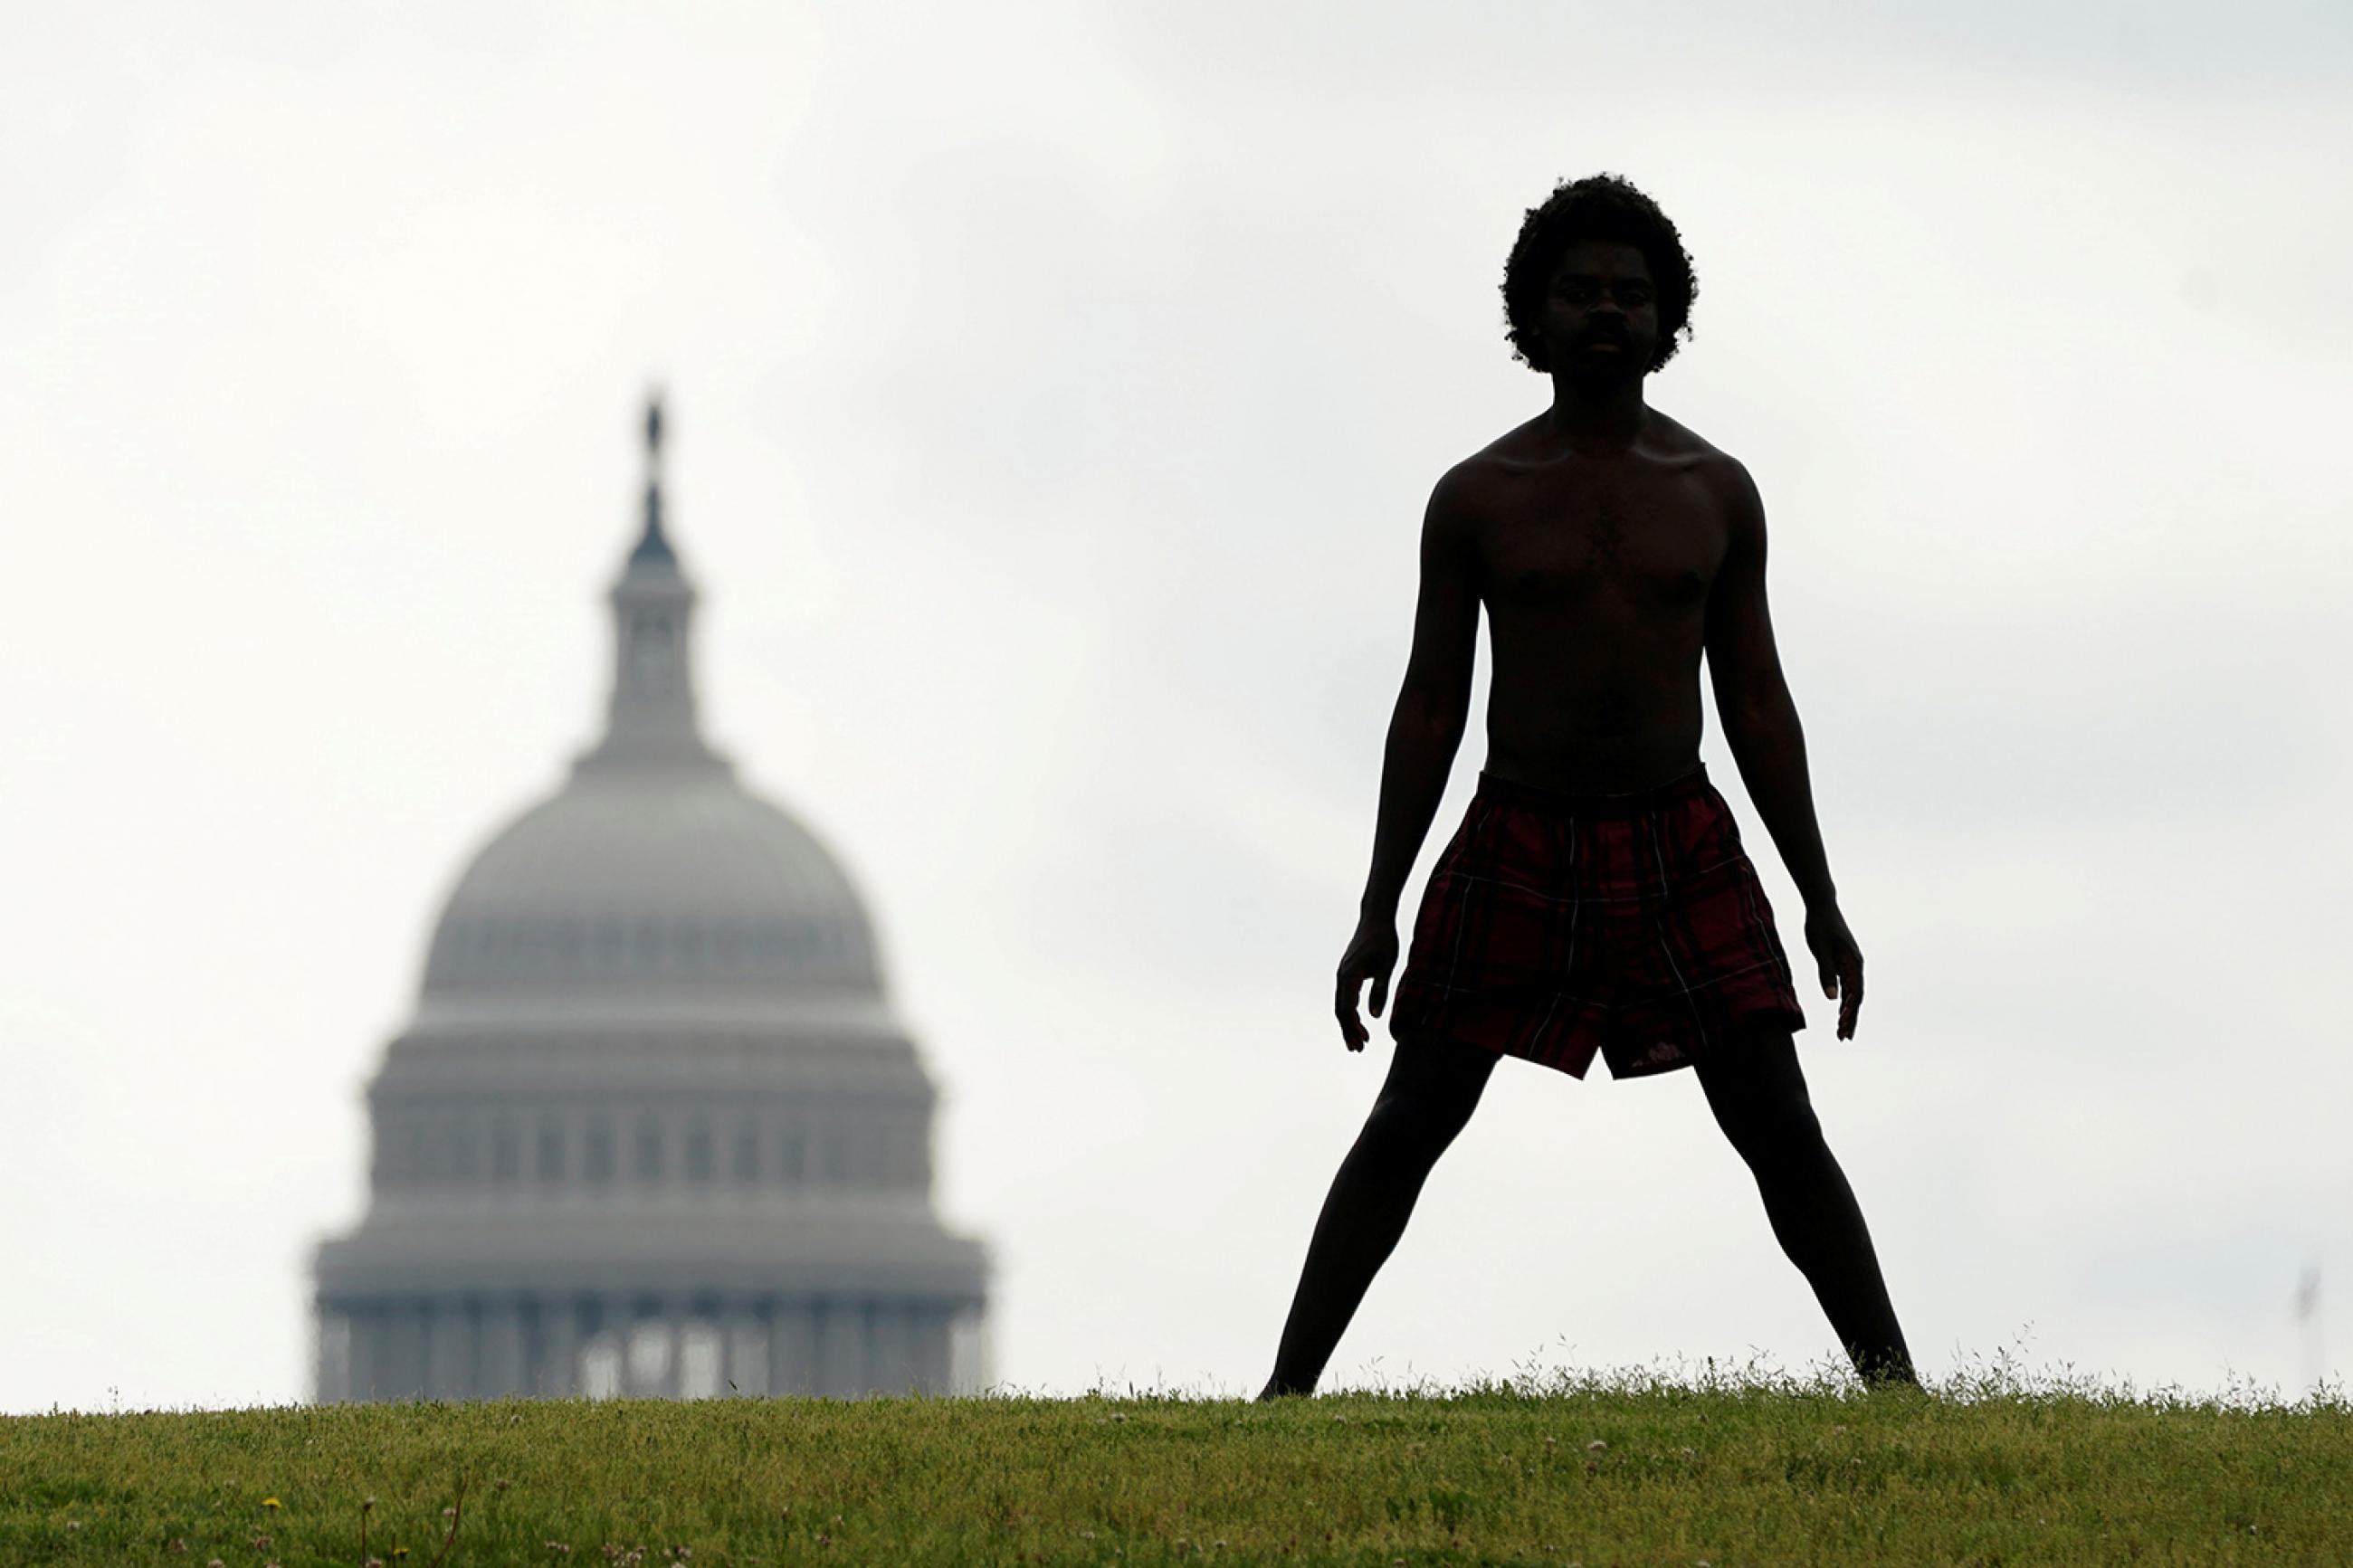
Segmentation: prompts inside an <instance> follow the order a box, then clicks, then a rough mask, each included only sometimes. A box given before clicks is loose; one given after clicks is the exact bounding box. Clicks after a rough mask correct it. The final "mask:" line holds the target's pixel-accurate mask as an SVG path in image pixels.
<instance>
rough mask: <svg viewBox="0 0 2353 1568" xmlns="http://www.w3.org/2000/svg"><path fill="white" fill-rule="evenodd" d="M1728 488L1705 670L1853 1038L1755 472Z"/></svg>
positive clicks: (1848, 949) (1851, 977) (1854, 957)
mask: <svg viewBox="0 0 2353 1568" xmlns="http://www.w3.org/2000/svg"><path fill="white" fill-rule="evenodd" d="M1727 463H1728V467H1727V468H1726V470H1725V473H1726V482H1725V487H1724V494H1725V512H1726V515H1727V517H1728V519H1729V521H1730V525H1731V535H1732V539H1731V545H1730V548H1729V549H1728V550H1727V552H1725V559H1724V564H1723V566H1722V567H1721V568H1720V569H1719V570H1718V571H1717V573H1716V578H1715V585H1714V587H1713V588H1711V589H1710V591H1709V593H1708V602H1707V669H1708V679H1710V680H1711V681H1712V682H1713V683H1714V685H1715V711H1716V718H1717V720H1718V721H1720V722H1721V723H1722V724H1723V726H1724V738H1725V744H1727V745H1728V746H1730V747H1731V749H1732V758H1733V761H1734V762H1735V763H1737V764H1738V765H1739V768H1740V779H1741V783H1742V784H1745V785H1746V787H1747V790H1748V798H1749V799H1750V800H1752V801H1754V802H1755V803H1756V805H1757V816H1759V817H1761V818H1762V819H1763V820H1764V823H1765V828H1766V831H1767V832H1768V833H1770V834H1771V835H1772V836H1773V847H1775V848H1777V849H1778V850H1779V851H1780V852H1781V862H1782V864H1783V865H1785V866H1787V867H1788V868H1789V876H1790V879H1792V880H1793V881H1795V882H1796V883H1797V884H1798V894H1799V897H1800V898H1802V899H1804V900H1806V945H1807V946H1808V947H1809V948H1810V949H1812V951H1813V954H1814V959H1815V962H1816V963H1817V964H1818V965H1819V966H1820V979H1821V984H1822V994H1823V995H1825V996H1830V997H1840V996H1841V992H1842V993H1843V996H1842V998H1841V1001H1840V1006H1839V1025H1838V1034H1839V1037H1840V1038H1841V1039H1847V1038H1850V1037H1852V1035H1853V1034H1854V1020H1855V1014H1856V1012H1857V1011H1858V1009H1859V1008H1860V1007H1861V1006H1862V952H1861V951H1860V950H1859V949H1858V948H1857V947H1856V945H1855V942H1854V938H1853V936H1852V934H1851V933H1849V931H1847V928H1846V918H1845V916H1843V915H1842V914H1841V913H1840V911H1839V907H1838V889H1837V888H1836V887H1835V886H1833V885H1832V883H1831V871H1830V861H1829V857H1828V856H1827V855H1826V854H1825V853H1824V852H1823V849H1822V834H1821V828H1820V825H1819V824H1817V823H1816V822H1815V820H1814V798H1813V786H1812V784H1811V782H1810V780H1809V778H1808V777H1807V774H1806V738H1805V732H1804V731H1803V730H1802V729H1801V728H1800V727H1799V723H1798V706H1797V703H1796V702H1795V701H1794V700H1791V698H1790V696H1789V687H1788V682H1787V681H1786V680H1785V679H1782V675H1781V656H1780V653H1779V651H1778V649H1777V648H1775V647H1774V646H1773V618H1772V615H1771V612H1770V610H1769V609H1768V608H1767V604H1766V599H1765V506H1764V501H1763V500H1762V498H1761V497H1759V496H1758V495H1757V486H1756V483H1755V481H1754V480H1752V479H1750V478H1749V477H1748V470H1747V469H1746V468H1744V467H1742V466H1741V465H1740V464H1739V463H1738V462H1736V461H1731V460H1729V459H1727Z"/></svg>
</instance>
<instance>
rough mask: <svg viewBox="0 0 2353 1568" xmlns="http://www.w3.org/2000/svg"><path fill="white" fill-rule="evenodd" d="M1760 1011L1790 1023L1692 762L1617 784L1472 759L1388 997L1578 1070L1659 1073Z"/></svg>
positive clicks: (1747, 1024) (1795, 1010)
mask: <svg viewBox="0 0 2353 1568" xmlns="http://www.w3.org/2000/svg"><path fill="white" fill-rule="evenodd" d="M1759 1021H1763V1022H1767V1023H1771V1024H1777V1025H1779V1026H1783V1027H1786V1028H1788V1029H1790V1030H1793V1031H1794V1030H1798V1029H1802V1028H1804V1027H1805V1026H1806V1015H1805V1013H1804V1011H1803V1010H1802V1009H1801V1008H1800V1007H1799V1005H1798V992H1797V987H1796V986H1795V985H1794V984H1792V983H1791V980H1790V973H1789V960H1788V954H1787V953H1785V952H1783V951H1782V949H1781V941H1780V937H1779V935H1778V932H1777V931H1775V930H1774V926H1773V910H1772V906H1771V905H1770V904H1768V903H1767V901H1766V899H1765V889H1763V888H1762V887H1761V886H1760V885H1759V884H1758V882H1757V868H1756V867H1755V866H1754V865H1753V864H1751V863H1750V861H1749V858H1748V857H1747V855H1746V853H1745V852H1744V851H1743V850H1742V848H1741V847H1740V830H1739V828H1738V827H1737V826H1736V825H1735V824H1734V822H1733V819H1732V811H1731V808H1730V806H1728V805H1726V804H1725V799H1724V797H1723V796H1722V795H1718V794H1717V793H1716V791H1715V786H1714V785H1713V784H1709V783H1708V782H1707V769H1706V767H1705V765H1704V764H1703V765H1701V766H1699V767H1696V768H1694V770H1693V771H1692V772H1690V773H1685V774H1683V776H1682V777H1681V778H1678V779H1674V780H1672V781H1670V782H1668V783H1666V784H1660V785H1657V786H1655V787H1653V788H1651V789H1648V790H1639V791H1635V792H1633V793H1630V794H1626V795H1557V794H1555V793H1553V792H1550V791H1547V790H1542V789H1538V788H1535V787H1534V786H1532V785H1529V784H1520V783H1517V782H1515V781H1513V780H1510V779H1502V778H1497V777H1495V776H1494V775H1493V774H1492V773H1486V772H1484V771H1482V772H1481V773H1480V774H1479V789H1478V793H1477V794H1476V795H1474V796H1473V797H1472V801H1471V806H1470V809H1469V810H1468V811H1467V812H1465V813H1464V814H1463V818H1462V826H1461V828H1460V829H1458V830H1457V831H1456V833H1455V835H1454V837H1453V840H1452V841H1451V843H1449V844H1448V845H1447V847H1446V852H1445V853H1444V854H1443V855H1442V856H1440V858H1439V862H1438V867H1437V869H1436V870H1434V871H1433V872H1431V874H1430V886H1429V889H1427V891H1425V892H1424V894H1423V895H1422V900H1421V910H1420V912H1419V915H1418V916H1417V917H1416V918H1415V921H1414V927H1413V942H1412V945H1411V947H1410V948H1409V950H1408V952H1407V954H1406V964H1405V972H1404V973H1402V974H1401V975H1400V976H1399V977H1398V986H1397V994H1396V996H1395V997H1394V998H1393V999H1392V1003H1391V1006H1390V1010H1389V1032H1390V1033H1391V1035H1392V1036H1395V1037H1400V1038H1403V1037H1411V1036H1419V1035H1437V1036H1443V1037H1447V1038H1450V1039H1454V1040H1460V1041H1461V1042H1463V1043H1465V1044H1468V1045H1474V1046H1478V1047H1482V1048H1483V1049H1486V1050H1491V1051H1495V1052H1499V1053H1502V1054H1504V1055H1509V1056H1515V1057H1525V1058H1527V1059H1528V1060H1530V1061H1533V1062H1537V1063H1540V1064H1542V1065H1543V1066H1545V1067H1549V1068H1559V1069H1560V1070H1561V1071H1563V1072H1566V1073H1569V1074H1571V1075H1573V1076H1575V1077H1577V1078H1580V1079H1581V1078H1583V1077H1584V1076H1585V1069H1586V1068H1588V1067H1589V1066H1591V1065H1592V1062H1593V1058H1594V1055H1595V1053H1596V1051H1597V1050H1598V1051H1599V1053H1600V1055H1601V1057H1602V1058H1603V1059H1604V1060H1606V1061H1607V1062H1608V1063H1609V1076H1610V1077H1612V1078H1640V1077H1644V1076H1646V1075H1648V1074H1651V1073H1660V1072H1668V1071H1671V1070H1672V1069H1673V1068H1679V1067H1684V1066H1687V1065H1689V1064H1690V1063H1691V1062H1692V1061H1693V1060H1694V1059H1695V1058H1698V1057H1700V1056H1701V1055H1704V1053H1706V1052H1708V1051H1710V1050H1713V1049H1715V1048H1717V1047H1720V1046H1723V1045H1725V1044H1728V1043H1731V1042H1734V1041H1736V1040H1737V1039H1739V1038H1740V1037H1741V1036H1742V1035H1743V1034H1744V1033H1745V1032H1746V1030H1748V1029H1750V1028H1753V1027H1755V1026H1757V1023H1758V1022H1759Z"/></svg>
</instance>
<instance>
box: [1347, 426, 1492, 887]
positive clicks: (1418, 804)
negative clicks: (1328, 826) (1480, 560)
mask: <svg viewBox="0 0 2353 1568" xmlns="http://www.w3.org/2000/svg"><path fill="white" fill-rule="evenodd" d="M1464 488H1465V483H1464V480H1463V479H1462V477H1461V469H1460V468H1453V469H1450V470H1448V472H1447V474H1446V476H1445V477H1444V478H1442V479H1440V480H1439V481H1438V485H1437V488H1436V489H1433V490H1432V491H1431V492H1430V507H1429V510H1427V511H1426V512H1425V513H1424V514H1423V516H1422V523H1421V591H1420V596H1419V602H1418V603H1417V604H1416V605H1415V607H1414V616H1413V652H1412V655H1411V656H1410V658H1408V660H1407V662H1406V671H1405V685H1404V688H1403V689H1401V690H1400V691H1399V692H1398V700H1397V710H1396V711H1395V712H1394V713H1393V714H1392V715H1391V716H1390V718H1389V733H1388V746H1387V748H1386V749H1385V751H1384V752H1383V754H1382V761H1381V799H1380V814H1379V820H1378V822H1377V825H1376V826H1375V827H1374V830H1373V866H1372V871H1371V873H1370V875H1369V876H1368V877H1367V878H1366V883H1365V897H1364V902H1363V904H1362V905H1361V907H1360V913H1361V914H1362V915H1363V916H1364V917H1365V918H1366V919H1367V920H1383V921H1395V920H1396V918H1397V910H1398V900H1399V898H1400V897H1401V896H1402V895H1403V894H1404V891H1405V879H1406V877H1407V876H1408V875H1409V873H1410V872H1411V871H1412V869H1413V861H1414V857H1415V856H1417V855H1419V853H1420V852H1421V841H1422V838H1423V837H1424V836H1425V835H1427V834H1428V833H1429V831H1430V818H1431V817H1432V816H1436V815H1437V812H1438V802H1439V799H1440V796H1442V795H1444V794H1445V793H1446V776H1447V774H1448V773H1449V772H1450V771H1451V769H1452V767H1453V764H1454V751H1455V748H1456V747H1457V746H1458V745H1460V744H1461V741H1462V731H1463V728H1464V726H1465V724H1466V723H1467V721H1469V718H1470V714H1471V669H1472V659H1473V658H1474V655H1475V650H1476V645H1477V642H1478V635H1479V584H1478V570H1477V563H1476V559H1475V556H1474V553H1473V551H1472V526H1471V525H1472V514H1471V511H1470V509H1469V508H1468V506H1467V505H1466V503H1465V498H1464V494H1463V491H1464Z"/></svg>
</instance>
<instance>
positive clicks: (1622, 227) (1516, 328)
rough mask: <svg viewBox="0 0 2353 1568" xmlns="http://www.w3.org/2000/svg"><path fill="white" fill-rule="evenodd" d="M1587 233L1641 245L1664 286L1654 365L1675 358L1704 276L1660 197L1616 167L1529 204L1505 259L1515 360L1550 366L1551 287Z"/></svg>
mask: <svg viewBox="0 0 2353 1568" xmlns="http://www.w3.org/2000/svg"><path fill="white" fill-rule="evenodd" d="M1581 239H1602V240H1609V241H1611V242H1613V243H1616V244H1620V245H1631V246H1635V247H1639V248H1640V249H1641V252H1642V258H1643V260H1644V261H1645V262H1647V263H1648V264H1649V265H1650V268H1651V282H1653V283H1654V284H1656V285H1657V286H1658V290H1659V347H1658V352H1657V353H1655V354H1654V355H1653V356H1652V357H1651V369H1652V370H1657V369H1658V368H1660V367H1661V366H1662V365H1663V364H1665V363H1667V362H1668V361H1669V360H1671V359H1672V358H1674V357H1675V350H1676V349H1677V348H1679V347H1680V346H1682V345H1681V344H1680V343H1679V342H1678V341H1677V340H1678V339H1679V338H1688V337H1689V336H1691V307H1692V300H1694V299H1696V298H1697V297H1698V295H1699V278H1698V276H1697V274H1695V273H1694V272H1693V271H1692V259H1691V258H1690V257H1689V256H1688V255H1686V254H1685V253H1684V251H1683V237H1682V236H1681V235H1679V234H1677V233H1676V232H1675V226H1674V225H1673V224H1672V223H1670V222H1669V221H1668V220H1667V215H1666V214H1664V213H1662V212H1661V211H1660V210H1659V204H1658V203H1656V202H1654V201H1652V200H1651V198H1650V197H1648V196H1646V195H1643V194H1642V193H1641V191H1638V190H1636V189H1635V188H1634V186H1633V184H1632V183H1631V182H1630V181H1628V180H1626V179H1625V178H1624V177H1623V176H1621V175H1618V174H1589V175H1588V176H1587V177H1585V178H1584V179H1582V180H1576V181H1568V180H1564V181H1562V182H1561V183H1560V184H1557V185H1555V186H1554V187H1553V192H1552V195H1549V196H1547V197H1546V198H1545V202H1544V205H1542V206H1534V207H1530V208H1529V209H1528V213H1527V217H1526V219H1525V221H1524V222H1523V223H1522V224H1521V225H1520V236H1519V237H1518V238H1517V239H1515V240H1514V241H1513V242H1512V254H1511V258H1510V259H1509V260H1507V261H1505V262H1504V336H1505V337H1507V338H1509V339H1510V340H1511V342H1512V353H1513V357H1514V358H1515V359H1520V360H1524V361H1525V362H1526V363H1527V366H1528V368H1529V369H1530V370H1536V371H1549V370H1551V368H1552V367H1551V365H1549V364H1548V363H1546V359H1545V347H1544V327H1543V322H1544V301H1545V291H1546V289H1547V288H1548V287H1549V286H1550V285H1551V282H1552V273H1553V268H1556V267H1557V266H1558V265H1559V264H1560V257H1561V253H1562V252H1563V251H1565V250H1567V248H1568V247H1569V246H1570V245H1572V244H1574V243H1575V242H1576V241H1577V240H1581Z"/></svg>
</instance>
